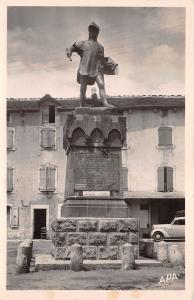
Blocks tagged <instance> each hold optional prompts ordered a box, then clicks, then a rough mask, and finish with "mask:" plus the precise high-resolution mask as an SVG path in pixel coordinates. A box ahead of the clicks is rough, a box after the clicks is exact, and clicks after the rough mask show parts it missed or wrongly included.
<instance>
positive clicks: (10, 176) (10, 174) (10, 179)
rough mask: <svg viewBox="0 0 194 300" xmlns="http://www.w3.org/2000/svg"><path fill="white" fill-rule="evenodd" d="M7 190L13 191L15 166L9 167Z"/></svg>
mask: <svg viewBox="0 0 194 300" xmlns="http://www.w3.org/2000/svg"><path fill="white" fill-rule="evenodd" d="M7 191H8V192H12V191H13V168H7Z"/></svg>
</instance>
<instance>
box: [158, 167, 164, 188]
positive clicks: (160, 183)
mask: <svg viewBox="0 0 194 300" xmlns="http://www.w3.org/2000/svg"><path fill="white" fill-rule="evenodd" d="M158 192H164V167H160V168H158Z"/></svg>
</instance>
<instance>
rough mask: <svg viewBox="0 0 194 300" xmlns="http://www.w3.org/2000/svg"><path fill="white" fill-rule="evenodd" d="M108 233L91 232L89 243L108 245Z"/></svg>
mask: <svg viewBox="0 0 194 300" xmlns="http://www.w3.org/2000/svg"><path fill="white" fill-rule="evenodd" d="M106 241H107V235H106V234H105V233H98V232H94V233H89V234H88V245H106Z"/></svg>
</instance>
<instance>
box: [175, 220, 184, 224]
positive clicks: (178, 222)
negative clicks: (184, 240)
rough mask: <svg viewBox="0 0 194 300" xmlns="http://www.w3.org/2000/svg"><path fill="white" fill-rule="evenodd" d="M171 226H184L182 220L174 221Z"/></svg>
mask: <svg viewBox="0 0 194 300" xmlns="http://www.w3.org/2000/svg"><path fill="white" fill-rule="evenodd" d="M173 225H185V220H184V219H179V220H176V221H175V222H174V224H173Z"/></svg>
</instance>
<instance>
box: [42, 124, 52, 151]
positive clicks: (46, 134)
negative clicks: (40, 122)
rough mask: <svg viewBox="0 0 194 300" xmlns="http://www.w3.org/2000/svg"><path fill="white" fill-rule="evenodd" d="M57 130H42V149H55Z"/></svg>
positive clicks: (46, 128)
mask: <svg viewBox="0 0 194 300" xmlns="http://www.w3.org/2000/svg"><path fill="white" fill-rule="evenodd" d="M55 132H56V129H55V128H48V127H45V128H42V129H41V131H40V145H41V147H42V148H55V146H56V140H55Z"/></svg>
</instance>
